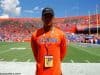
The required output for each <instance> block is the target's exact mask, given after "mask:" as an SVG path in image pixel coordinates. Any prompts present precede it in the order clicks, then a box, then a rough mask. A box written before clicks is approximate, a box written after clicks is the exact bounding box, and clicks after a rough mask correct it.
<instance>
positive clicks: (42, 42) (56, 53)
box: [31, 27, 67, 75]
mask: <svg viewBox="0 0 100 75" xmlns="http://www.w3.org/2000/svg"><path fill="white" fill-rule="evenodd" d="M66 43H67V42H66V38H65V35H64V33H63V32H62V31H61V30H59V29H58V28H55V27H53V29H52V30H50V31H48V32H44V29H43V28H41V29H38V30H36V31H35V32H34V33H33V34H32V37H31V47H32V51H33V54H34V57H35V60H36V63H37V70H36V75H61V61H62V59H63V58H64V56H65V54H66ZM45 55H52V56H53V67H50V68H46V67H44V56H45Z"/></svg>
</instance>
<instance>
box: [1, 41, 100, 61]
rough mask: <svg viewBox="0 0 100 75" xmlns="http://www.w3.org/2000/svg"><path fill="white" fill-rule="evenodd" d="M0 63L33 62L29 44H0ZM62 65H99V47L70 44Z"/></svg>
mask: <svg viewBox="0 0 100 75" xmlns="http://www.w3.org/2000/svg"><path fill="white" fill-rule="evenodd" d="M0 61H7V62H34V61H35V60H34V57H33V54H32V50H31V46H30V43H29V42H0ZM63 62H64V63H100V45H93V44H84V43H83V44H80V43H70V44H69V45H68V49H67V53H66V56H65V58H64V60H63Z"/></svg>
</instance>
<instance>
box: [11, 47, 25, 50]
mask: <svg viewBox="0 0 100 75" xmlns="http://www.w3.org/2000/svg"><path fill="white" fill-rule="evenodd" d="M10 49H11V50H25V49H26V48H24V47H19V48H17V47H14V48H10Z"/></svg>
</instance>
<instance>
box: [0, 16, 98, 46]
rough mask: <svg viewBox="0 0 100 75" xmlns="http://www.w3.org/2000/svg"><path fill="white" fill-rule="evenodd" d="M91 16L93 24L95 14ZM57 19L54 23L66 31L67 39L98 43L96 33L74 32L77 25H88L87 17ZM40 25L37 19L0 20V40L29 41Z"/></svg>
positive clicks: (94, 22)
mask: <svg viewBox="0 0 100 75" xmlns="http://www.w3.org/2000/svg"><path fill="white" fill-rule="evenodd" d="M92 17H93V18H92V19H91V26H95V25H96V18H95V16H92ZM99 17H100V16H99ZM57 20H58V21H57ZM57 20H56V22H55V25H56V26H57V27H58V28H61V29H62V30H64V31H65V32H66V33H67V37H68V39H69V41H71V42H82V43H95V44H96V43H100V35H99V36H96V34H91V35H88V34H82V33H80V34H75V33H76V31H77V27H79V26H84V27H83V29H84V28H85V27H88V17H77V18H76V17H72V18H65V19H64V18H62V19H57ZM59 20H60V21H59ZM99 22H100V19H99ZM99 24H100V23H99ZM41 26H42V23H41V21H40V20H38V19H36V20H33V19H9V20H0V41H6V42H24V41H30V37H31V34H32V32H33V31H34V30H36V29H37V28H40V27H41ZM76 26H77V27H76ZM81 30H82V29H81Z"/></svg>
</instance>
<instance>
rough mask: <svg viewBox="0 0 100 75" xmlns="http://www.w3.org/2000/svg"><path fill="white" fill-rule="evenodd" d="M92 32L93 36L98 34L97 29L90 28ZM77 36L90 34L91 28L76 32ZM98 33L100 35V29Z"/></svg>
mask: <svg viewBox="0 0 100 75" xmlns="http://www.w3.org/2000/svg"><path fill="white" fill-rule="evenodd" d="M90 32H91V34H94V33H97V28H96V27H94V28H90ZM76 33H77V34H80V33H83V34H87V33H89V28H85V29H84V30H76ZM98 33H100V27H98Z"/></svg>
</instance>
